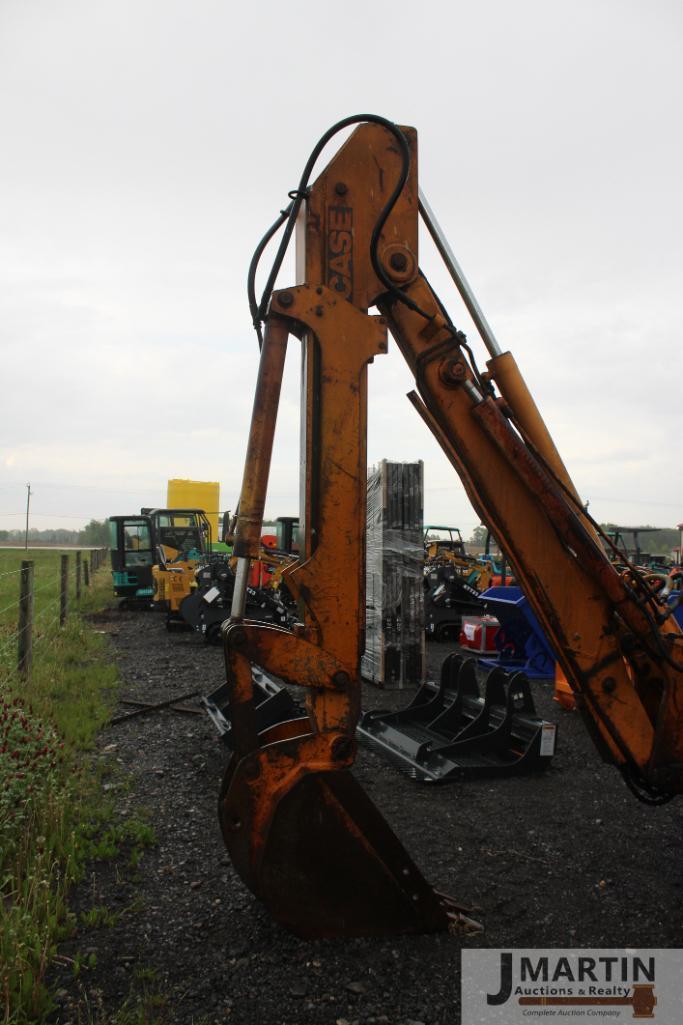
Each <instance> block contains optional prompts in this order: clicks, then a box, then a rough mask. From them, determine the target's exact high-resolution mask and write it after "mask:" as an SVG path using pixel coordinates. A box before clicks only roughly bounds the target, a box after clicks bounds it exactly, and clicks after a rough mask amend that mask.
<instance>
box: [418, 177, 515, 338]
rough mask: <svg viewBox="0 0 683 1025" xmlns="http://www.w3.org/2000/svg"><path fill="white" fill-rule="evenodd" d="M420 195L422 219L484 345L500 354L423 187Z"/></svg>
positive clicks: (482, 312) (487, 323)
mask: <svg viewBox="0 0 683 1025" xmlns="http://www.w3.org/2000/svg"><path fill="white" fill-rule="evenodd" d="M419 197H420V198H419V210H420V214H421V215H422V220H423V221H424V222H425V224H426V225H427V230H428V231H429V234H430V235H431V236H432V238H433V239H434V243H435V245H436V248H437V249H438V250H439V253H440V254H441V258H442V260H443V262H444V263H445V264H446V267H447V268H448V272H449V274H450V276H451V277H452V278H453V281H454V282H455V286H456V288H457V289H458V291H459V292H460V295H461V296H462V300H463V302H464V303H465V306H466V307H467V309H468V310H469V313H470V316H471V318H472V320H473V321H474V323H475V325H476V328H477V331H478V332H479V334H480V335H481V338H482V341H483V342H484V345H485V346H486V348H487V349H488V351H489V355H490V356H500V355H501V353H502V351H503V350H502V349H501V347H500V346H499V344H498V342H497V340H496V336H495V335H494V333H493V331H492V330H491V325H490V324H489V322H488V320H487V319H486V317H485V316H484V311H483V310H482V308H481V306H480V305H479V303H478V302H477V300H476V298H475V296H474V292H473V291H472V289H471V288H470V286H469V282H468V281H467V278H466V277H465V275H464V274H463V270H462V267H461V266H460V264H459V263H458V261H457V260H456V258H455V253H454V252H453V250H452V249H451V247H450V245H449V243H448V239H447V238H446V236H445V235H444V233H443V232H442V230H441V228H440V226H439V222H438V221H437V219H436V217H435V216H434V211H433V210H432V208H431V206H430V205H429V203H428V202H427V199H426V197H425V194H424V192H423V191H422V189H420V193H419Z"/></svg>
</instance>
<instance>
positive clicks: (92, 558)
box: [90, 548, 97, 574]
mask: <svg viewBox="0 0 683 1025" xmlns="http://www.w3.org/2000/svg"><path fill="white" fill-rule="evenodd" d="M90 569H91V570H92V571H93V574H94V573H96V572H97V548H93V550H92V551H91V553H90Z"/></svg>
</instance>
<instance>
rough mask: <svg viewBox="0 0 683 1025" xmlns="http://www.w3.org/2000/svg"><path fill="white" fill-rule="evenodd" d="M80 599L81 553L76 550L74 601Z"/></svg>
mask: <svg viewBox="0 0 683 1025" xmlns="http://www.w3.org/2000/svg"><path fill="white" fill-rule="evenodd" d="M80 600H81V553H80V552H76V601H80Z"/></svg>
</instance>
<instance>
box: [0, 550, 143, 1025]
mask: <svg viewBox="0 0 683 1025" xmlns="http://www.w3.org/2000/svg"><path fill="white" fill-rule="evenodd" d="M25 554H26V553H24V552H16V551H7V550H1V549H0V610H3V609H4V610H5V611H0V1014H2V1015H3V1017H2V1018H1V1019H0V1021H2V1022H3V1023H6V1025H9V1023H12V1025H28V1023H29V1022H30V1023H33V1025H35V1023H38V1022H41V1021H42V1020H43V1019H44V1018H45V1016H46V1015H47V1013H48V1012H49V1011H50V1008H51V1006H52V1004H51V1000H50V997H49V994H48V992H47V989H46V986H45V975H46V971H47V968H48V966H49V964H50V962H51V960H52V958H53V957H54V956H55V954H56V950H57V943H58V941H59V940H60V938H62V937H63V936H65V935H67V934H68V933H69V931H70V930H71V929H72V928H73V926H74V924H75V923H74V920H73V916H72V915H70V913H69V910H68V905H67V893H68V889H69V886H70V885H71V884H72V883H73V882H74V881H75V880H78V879H79V878H81V877H82V874H83V871H84V868H85V865H86V864H87V862H88V861H89V860H90V859H91V858H92V857H97V856H107V855H111V854H115V853H117V852H118V850H119V849H120V844H121V843H123V842H128V843H129V844H130V845H131V850H140V849H141V848H142V846H144V842H145V838H148V833H147V830H148V828H149V827H147V826H146V824H145V823H139V824H138V823H136V824H135V825H134V826H133V827H130V826H127V827H124V829H123V834H124V835H123V836H118V835H117V836H111V835H108V826H109V821H110V818H111V803H106V802H103V801H102V799H101V789H100V787H99V785H98V778H97V773H96V769H95V767H94V764H95V763H94V760H93V759H90V758H89V757H88V754H87V753H88V752H89V751H90V750H91V748H92V746H93V743H94V740H95V737H96V735H97V733H98V731H99V730H100V729H101V727H102V726H103V724H104V723H105V722H106V721H107V720H108V718H109V716H110V710H111V706H112V702H113V699H114V693H115V685H116V670H115V668H114V667H113V666H112V665H111V660H110V659H109V658H108V657H107V642H106V639H105V638H104V637H102V636H101V635H98V634H97V633H95V631H94V630H93V629H92V628H91V627H90V626H89V625H88V623H87V622H86V621H84V620H83V618H82V616H81V615H80V614H78V610H77V609H76V607H75V605H76V603H75V596H74V591H75V587H74V573H73V571H74V563H75V558H74V555H73V553H70V564H71V565H70V570H71V572H70V582H69V600H70V608H69V617H68V619H67V623H66V625H65V627H64V628H60V626H59V615H58V613H59V591H60V584H59V562H60V559H59V553H58V552H53V551H41V552H38V551H30V552H29V558H31V559H33V560H34V562H35V617H36V618H35V632H34V652H33V669H32V673H31V676H30V678H29V679H27V680H21V679H19V678H18V676H17V675H16V672H15V671H14V666H15V663H16V640H15V639H14V638H13V635H14V634H15V633H16V629H17V618H16V614H17V608H16V606H14V607H10V608H7V606H11V603H12V602H13V601H16V599H17V598H18V588H19V576H18V574H17V573H16V572H14V571H15V570H16V569H17V568H18V567H19V565H20V563H21V560H22V558H23V557H24V556H25ZM110 597H111V577H110V575H109V570H108V567H107V566H106V565H105V566H102V567H101V568H100V570H99V571H98V572H97V574H95V576H94V577H93V578H92V579H91V588H90V590H89V591H86V589H85V587H84V588H83V595H82V600H81V603H80V612H81V613H82V612H87V611H94V610H96V609H98V608H103V607H104V606H105V605H106V604H107V603H108V602H109V600H110Z"/></svg>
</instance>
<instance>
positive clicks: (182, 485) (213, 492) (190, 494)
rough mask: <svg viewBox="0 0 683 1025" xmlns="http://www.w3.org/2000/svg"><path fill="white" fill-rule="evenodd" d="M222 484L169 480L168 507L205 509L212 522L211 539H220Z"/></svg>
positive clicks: (216, 482)
mask: <svg viewBox="0 0 683 1025" xmlns="http://www.w3.org/2000/svg"><path fill="white" fill-rule="evenodd" d="M220 491H221V486H220V484H219V483H218V481H205V480H180V479H179V478H176V479H174V480H170V481H169V482H168V495H167V500H166V506H167V508H168V509H203V510H204V512H205V513H206V515H207V518H208V520H209V523H210V524H211V540H212V541H218V540H219V539H220V533H219V525H218V519H219V509H220Z"/></svg>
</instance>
